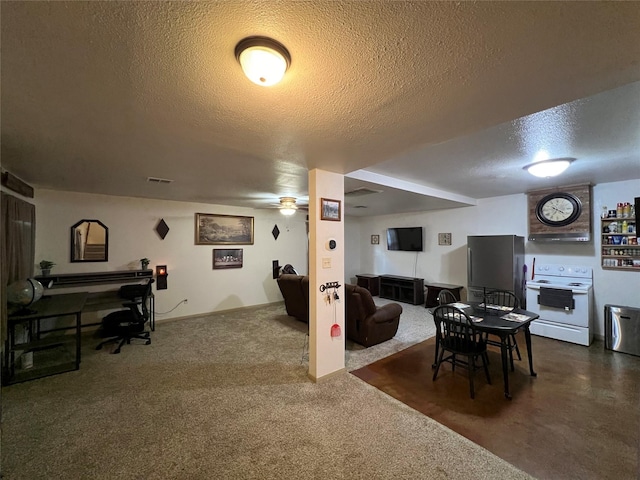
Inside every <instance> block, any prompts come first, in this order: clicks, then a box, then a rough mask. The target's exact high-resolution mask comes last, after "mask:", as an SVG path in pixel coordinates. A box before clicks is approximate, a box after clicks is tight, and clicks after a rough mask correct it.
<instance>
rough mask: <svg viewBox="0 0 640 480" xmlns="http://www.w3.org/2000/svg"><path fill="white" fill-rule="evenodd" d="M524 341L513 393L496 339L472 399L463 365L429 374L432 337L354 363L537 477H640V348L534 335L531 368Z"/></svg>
mask: <svg viewBox="0 0 640 480" xmlns="http://www.w3.org/2000/svg"><path fill="white" fill-rule="evenodd" d="M518 343H519V345H520V347H521V352H522V355H523V361H517V360H516V362H515V363H516V371H515V372H513V373H511V374H510V377H509V379H510V387H511V393H512V396H513V399H512V400H511V401H509V400H506V399H505V398H504V395H503V378H502V370H501V360H500V353H499V350H498V349H496V350H494V351H490V352H489V359H490V365H489V367H490V374H491V379H492V384H491V385H489V384H487V382H486V379H485V377H484V372H482V371H479V372H478V373H477V374H476V377H475V378H476V381H475V387H476V395H475V400H472V399H471V398H470V396H469V382H468V377H467V371H466V370H464V369H456V371H455V373H454V372H452V370H451V366H450V365H448V364H446V365H444V366H443V367H441V369H440V372H439V374H438V378H437V380H436V381H435V382H434V381H433V380H432V375H433V370H432V367H431V366H432V364H433V361H434V355H435V339H434V338H430V339H428V340H426V341H423V342H421V343H419V344H416V345H414V346H412V347H409V348H407V349H405V350H403V351H401V352H398V353H396V354H394V355H391V356H389V357H387V358H383V359H381V360H379V361H376V362H375V363H373V364H371V365H368V366H366V367H363V368H360V369H358V370H355V371H353V372H352V373H353V374H354V375H356V376H357V377H359V378H360V379H362V380H364V381H365V382H367V383H368V384H370V385H372V386H374V387H376V388H378V389H380V390H381V391H383V392H385V393H387V394H388V395H390V396H392V397H394V398H396V399H397V400H399V401H401V402H403V403H405V404H406V405H408V406H410V407H412V408H414V409H416V410H418V411H419V412H422V413H423V414H425V415H427V416H429V417H431V418H433V419H434V420H436V421H437V422H439V423H441V424H443V425H445V426H447V427H449V428H450V429H452V430H454V431H455V432H457V433H459V434H461V435H463V436H465V437H467V438H468V439H470V440H471V441H473V442H475V443H477V444H478V445H480V446H482V447H485V448H486V449H488V450H489V451H491V452H492V453H494V454H496V455H497V456H499V457H500V458H502V459H504V460H506V461H508V462H510V463H512V464H513V465H515V466H517V467H519V468H521V469H522V470H524V471H525V472H527V473H529V474H530V475H533V476H536V477H538V478H554V479H558V478H562V479H568V478H576V479H578V478H579V479H606V478H616V479H618V478H640V476H639V475H638V474H639V470H638V468H639V467H638V451H639V447H640V444H639V431H640V430H639V425H640V424H639V421H640V414H639V409H638V406H639V404H640V403H639V401H640V395H639V390H640V388H639V385H640V381H639V378H640V376H639V373H640V358H639V357H633V356H630V355H625V354H619V353H613V352H610V351H606V350H604V348H603V345H602V343H601V342H598V343H594V344H592V345H591V347H589V348H586V347H584V346H580V345H573V344H568V343H565V342H559V341H556V340H551V339H547V338H542V337H535V336H534V337H533V347H532V350H533V352H534V368H535V370H536V371H537V373H538V376H537V377H535V378H534V377H531V376H530V375H529V371H528V363H527V361H526V348H525V342H524V338H523V337H522V338H518Z"/></svg>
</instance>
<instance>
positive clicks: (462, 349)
mask: <svg viewBox="0 0 640 480" xmlns="http://www.w3.org/2000/svg"><path fill="white" fill-rule="evenodd" d="M433 318H434V320H435V322H436V326H437V332H438V333H437V335H438V336H439V338H438V339H437V341H438V342H439V344H440V353H439V355H438V360H437V362H436V370H435V372H433V381H434V382H435V381H436V378H437V377H438V372H439V371H440V366H441V365H442V364H443V363H444V362H449V363H451V369H452V371H455V367H456V366H461V367H464V368H467V369H468V370H469V392H470V394H471V398H472V399H473V398H475V391H474V385H473V380H474V376H475V372H476V370H478V369H479V368H480V367H479V366H478V365H477V364H476V360H477V358H478V357H480V358H481V359H482V366H483V367H484V373H485V375H486V376H487V383H489V384H491V377H490V376H489V368H488V367H487V364H488V363H489V359H488V358H487V343H486V342H485V340H484V338H483V336H482V334H481V332H480V331H479V330H477V329H476V327H475V325H474V324H473V321H472V320H471V318H470V317H469V316H468V315H467V314H466V313H465V312H464V311H463V310H461V309H459V308H457V307H454V306H452V305H440V306H438V307H436V309H435V310H434V311H433ZM445 352H448V353H449V355H448V356H446V357H445V356H444V354H445ZM460 357H465V358H466V360H463V359H461V358H460Z"/></svg>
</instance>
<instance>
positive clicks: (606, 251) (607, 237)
mask: <svg viewBox="0 0 640 480" xmlns="http://www.w3.org/2000/svg"><path fill="white" fill-rule="evenodd" d="M622 222H626V223H627V231H626V232H622V231H620V230H621V225H622ZM613 223H616V225H617V228H616V231H615V232H605V231H604V230H605V228H607V229H609V228H610V226H611V224H613ZM629 224H632V225H633V226H634V228H633V232H629V231H628V229H629ZM637 228H638V225H637V223H636V218H635V217H627V218H620V217H613V218H603V219H601V220H600V235H601V238H602V242H601V243H602V246H601V250H600V257H601V258H600V265H601V267H602V269H603V270H627V271H635V272H640V244H638V237H637V231H638V230H637ZM616 238H617V239H620V243H615V241H614V239H616ZM625 239H626V244H624V243H623V242H624V241H625ZM632 239H633V240H632ZM634 241H635V242H636V243H630V242H634Z"/></svg>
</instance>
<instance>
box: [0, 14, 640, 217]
mask: <svg viewBox="0 0 640 480" xmlns="http://www.w3.org/2000/svg"><path fill="white" fill-rule="evenodd" d="M0 9H1V22H2V38H1V40H2V58H1V62H2V65H1V67H2V73H1V74H2V97H1V99H2V112H1V115H2V119H1V120H2V125H1V127H2V167H3V168H5V169H8V170H10V171H11V172H12V173H14V174H16V175H18V176H19V177H21V178H23V179H24V180H26V181H27V182H30V183H32V184H34V185H36V186H40V187H45V188H54V189H62V190H73V191H85V192H95V193H104V194H111V195H129V196H141V197H151V198H164V199H174V200H184V201H195V202H205V203H221V204H229V205H239V206H254V207H265V206H269V205H271V204H273V203H275V202H277V198H278V197H280V196H285V195H286V196H290V195H292V196H296V197H298V198H302V199H304V198H306V196H307V195H308V189H307V171H308V169H310V168H315V167H317V168H323V169H326V170H330V171H335V172H339V173H345V174H352V175H353V176H354V177H356V178H355V179H347V180H346V183H347V184H348V185H347V186H351V187H353V186H355V185H360V184H364V181H363V180H362V178H365V177H366V175H364V174H363V173H362V172H358V171H359V170H361V169H366V171H367V172H365V173H375V174H378V175H379V176H380V175H384V176H387V177H394V178H395V179H398V180H400V181H405V183H406V182H407V181H409V182H412V183H415V184H416V185H418V186H424V187H429V189H427V190H426V192H427V196H426V197H424V202H423V203H424V204H425V206H424V208H442V207H443V206H448V205H453V204H464V203H465V201H463V202H462V203H459V202H458V200H459V198H458V197H456V195H463V196H465V197H466V198H469V199H470V201H473V199H475V198H483V197H487V196H493V195H501V194H508V193H515V192H516V191H519V192H524V191H526V190H527V189H530V188H536V187H544V186H548V182H549V181H548V180H534V179H533V178H528V177H527V178H525V177H524V176H523V175H524V172H522V170H521V168H522V165H524V164H525V163H528V162H529V161H530V160H531V157H530V156H531V155H532V152H534V151H537V149H539V148H550V149H551V150H552V151H553V154H554V155H555V153H556V151H557V152H558V153H560V152H562V156H574V157H577V158H578V159H579V162H575V163H574V165H572V166H571V171H574V172H576V174H577V173H579V175H578V176H576V177H564V178H567V179H568V180H569V179H570V180H571V181H570V183H574V181H573V180H579V181H580V182H582V181H590V182H593V183H598V182H601V181H613V180H618V179H621V178H624V177H625V176H626V175H628V172H623V173H621V174H620V175H619V177H620V178H617V177H616V176H615V175H611V174H610V175H608V176H606V177H603V176H600V174H601V172H602V171H603V170H606V169H607V168H610V167H604V166H603V163H604V162H605V161H606V162H608V163H607V165H611V163H610V162H612V161H616V162H622V165H626V167H628V166H631V170H633V167H634V166H638V165H640V157H639V155H640V149H639V148H638V145H639V144H640V142H639V141H638V135H639V134H638V132H639V131H640V121H639V119H638V115H639V114H638V112H639V111H640V108H638V97H639V95H638V84H637V83H636V84H633V85H629V84H632V82H637V81H638V80H640V2H626V3H625V2H616V3H610V2H584V3H583V2H461V3H453V2H372V1H371V2H338V1H332V2H286V1H283V2H271V1H269V2H255V1H254V2H248V1H243V2H239V1H236V2H234V1H228V2H97V1H96V2H1V3H0ZM251 35H265V36H269V37H272V38H274V39H276V40H278V41H280V42H282V43H283V44H284V45H286V47H287V48H288V49H289V51H290V52H291V56H292V65H291V68H290V69H289V71H288V72H287V74H286V76H285V78H284V80H283V82H282V83H280V84H279V85H276V86H274V87H270V88H263V87H259V86H256V85H254V84H253V83H251V82H250V81H249V80H248V79H246V78H245V77H244V76H243V74H242V71H241V69H240V67H239V65H238V64H237V62H236V60H235V57H234V54H233V51H234V47H235V45H236V44H237V42H238V41H239V40H241V39H242V38H244V37H247V36H251ZM624 85H626V87H624V88H622V89H619V90H614V91H613V92H608V93H604V94H602V96H595V97H593V98H592V99H585V100H582V101H578V102H574V103H570V104H569V106H565V107H557V106H558V105H561V104H565V103H567V102H573V101H575V100H578V99H583V98H584V97H589V96H592V95H595V94H599V93H601V92H605V91H610V90H612V89H616V88H617V87H621V86H624ZM616 92H617V93H616ZM634 102H635V103H634ZM613 106H615V108H613ZM553 107H557V108H553ZM546 109H552V110H550V111H548V112H541V111H543V110H546ZM536 112H541V113H538V114H536V115H531V114H535V113H536ZM525 116H526V117H525ZM521 117H525V118H521ZM516 119H518V120H516ZM551 138H553V141H550V139H551ZM552 144H553V145H552ZM561 144H562V145H564V146H563V148H560V145H561ZM540 145H542V147H541V146H540ZM625 162H626V163H625ZM626 167H625V168H626ZM612 170H614V171H615V170H619V169H616V168H612ZM637 170H640V169H637ZM353 172H356V173H353ZM148 176H155V177H160V178H168V179H172V180H174V182H173V183H171V184H169V185H162V184H150V183H147V182H146V178H147V177H148ZM638 176H640V174H636V178H637V177H638ZM564 178H563V180H564ZM400 183H401V182H400ZM383 184H385V185H389V188H385V189H383V190H385V192H384V193H383V194H381V195H389V197H386V198H388V200H387V201H386V204H387V205H388V204H389V203H390V202H391V200H389V199H390V198H391V197H390V196H391V195H394V194H397V195H396V197H395V198H396V200H397V201H394V203H393V204H394V205H396V207H395V211H396V212H400V211H408V210H407V209H408V205H413V206H414V208H415V205H416V201H415V195H420V194H424V189H421V188H415V189H411V188H410V189H409V190H411V192H412V193H410V194H403V195H405V196H406V202H403V201H402V200H401V198H402V196H401V193H400V192H397V189H396V188H395V187H394V185H396V184H397V183H394V180H393V179H391V180H388V181H386V183H383ZM442 191H444V192H442ZM447 192H450V194H447ZM440 193H443V195H440ZM431 194H434V195H431ZM380 198H383V197H379V199H378V200H377V203H379V204H380V205H384V204H385V202H384V201H380ZM361 200H362V201H364V200H365V198H364V197H363V198H362V199H361ZM463 200H464V199H463ZM371 201H372V202H373V203H376V202H374V201H373V200H371ZM430 202H431V203H430ZM452 202H453V203H452ZM467 203H468V202H467ZM351 205H352V202H351V200H350V201H349V202H347V207H348V208H347V210H346V212H347V213H353V214H374V213H383V211H382V210H380V207H375V206H374V205H373V204H372V206H371V208H367V209H357V211H356V210H350V208H349V207H350V206H351ZM424 208H423V209H424Z"/></svg>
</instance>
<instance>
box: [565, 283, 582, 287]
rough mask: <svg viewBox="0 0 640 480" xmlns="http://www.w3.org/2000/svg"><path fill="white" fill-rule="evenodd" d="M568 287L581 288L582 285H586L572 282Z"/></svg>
mask: <svg viewBox="0 0 640 480" xmlns="http://www.w3.org/2000/svg"><path fill="white" fill-rule="evenodd" d="M567 285H569V286H570V287H580V286H581V285H584V284H583V283H580V282H571V283H567Z"/></svg>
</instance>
